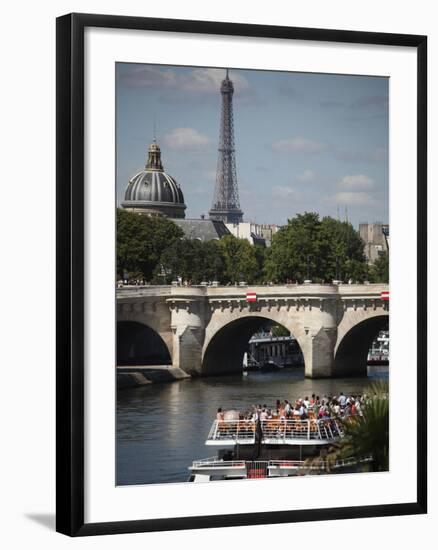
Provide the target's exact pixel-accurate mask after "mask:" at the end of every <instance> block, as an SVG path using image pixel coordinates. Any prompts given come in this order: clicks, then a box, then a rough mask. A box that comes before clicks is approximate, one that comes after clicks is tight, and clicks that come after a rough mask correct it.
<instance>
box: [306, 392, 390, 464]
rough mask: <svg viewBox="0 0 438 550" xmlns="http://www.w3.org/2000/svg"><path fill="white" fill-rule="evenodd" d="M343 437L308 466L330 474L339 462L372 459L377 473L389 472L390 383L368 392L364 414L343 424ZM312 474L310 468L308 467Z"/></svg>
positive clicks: (346, 420) (309, 462) (362, 412)
mask: <svg viewBox="0 0 438 550" xmlns="http://www.w3.org/2000/svg"><path fill="white" fill-rule="evenodd" d="M342 426H343V430H344V437H343V438H342V439H341V440H340V441H339V442H338V443H336V444H334V445H333V446H332V447H331V448H330V449H329V450H328V451H322V452H321V454H320V456H318V457H316V458H313V459H309V460H308V461H307V464H308V465H309V466H315V465H318V464H319V465H320V466H321V465H324V468H325V469H326V470H327V471H330V470H331V469H332V467H333V465H334V463H335V462H336V461H337V460H341V459H346V458H353V457H354V458H357V459H360V458H364V457H368V456H371V457H372V462H370V466H369V468H370V469H371V470H372V471H375V472H382V471H387V470H388V469H389V395H388V384H387V383H385V382H378V383H375V384H373V385H372V386H371V387H370V388H369V389H368V391H367V393H366V396H365V403H364V405H363V406H362V409H361V415H357V416H354V417H347V418H346V419H344V420H343V421H342ZM309 470H310V471H311V469H310V468H309Z"/></svg>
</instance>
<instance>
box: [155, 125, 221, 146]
mask: <svg viewBox="0 0 438 550" xmlns="http://www.w3.org/2000/svg"><path fill="white" fill-rule="evenodd" d="M164 142H165V143H166V145H167V146H168V147H170V148H171V149H180V150H190V149H191V150H193V149H204V148H206V147H208V146H209V145H210V138H209V137H208V136H206V135H204V134H202V133H201V132H199V131H198V130H196V129H195V128H175V129H174V130H172V131H171V132H169V133H168V134H166V135H165V136H164Z"/></svg>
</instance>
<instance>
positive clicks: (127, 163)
mask: <svg viewBox="0 0 438 550" xmlns="http://www.w3.org/2000/svg"><path fill="white" fill-rule="evenodd" d="M224 77H225V70H224V69H215V68H214V69H213V68H201V67H176V66H163V65H146V64H127V63H117V64H116V122H117V127H116V139H117V145H116V147H117V162H116V168H117V170H116V172H117V200H118V203H121V202H122V201H123V197H124V192H125V189H126V186H127V184H128V181H129V180H130V178H132V176H134V175H135V174H136V173H138V172H139V171H140V170H142V169H143V168H144V165H145V163H146V158H147V149H148V146H149V144H150V143H151V141H152V139H153V137H154V126H155V128H156V130H155V135H156V138H157V142H158V143H159V145H160V147H161V153H162V161H163V165H164V170H165V171H166V172H167V173H168V174H169V175H171V176H172V177H173V178H174V179H176V181H177V182H178V183H179V184H180V186H181V188H182V191H183V193H184V199H185V203H186V205H187V210H186V218H199V217H200V216H201V214H205V215H208V210H209V209H210V208H211V203H212V200H213V192H214V185H215V179H216V167H217V158H218V152H217V148H218V141H219V126H220V110H221V97H220V91H219V90H220V83H221V81H222V79H223V78H224ZM230 78H231V80H232V81H233V83H234V90H235V92H234V97H233V106H234V138H235V147H236V168H237V182H238V187H239V196H240V206H241V209H242V210H243V212H244V221H254V222H256V223H276V224H284V223H286V222H287V220H288V219H289V218H292V217H294V216H295V215H296V214H298V213H303V212H305V211H311V212H318V213H319V214H320V216H321V217H322V216H333V217H339V218H340V219H342V220H344V219H346V218H348V220H349V221H351V223H353V225H354V226H355V227H357V226H358V224H359V223H360V222H370V223H372V222H376V221H380V222H383V223H387V222H388V216H389V215H388V138H389V131H388V94H389V80H388V79H387V78H383V77H369V76H356V75H333V74H314V73H292V72H276V71H254V70H243V69H233V68H230Z"/></svg>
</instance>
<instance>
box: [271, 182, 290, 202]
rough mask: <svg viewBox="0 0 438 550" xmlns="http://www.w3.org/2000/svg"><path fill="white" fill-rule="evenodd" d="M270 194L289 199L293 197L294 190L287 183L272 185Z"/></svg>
mask: <svg viewBox="0 0 438 550" xmlns="http://www.w3.org/2000/svg"><path fill="white" fill-rule="evenodd" d="M272 196H273V197H275V198H277V199H290V198H293V197H295V190H294V189H292V187H289V186H287V185H274V186H273V187H272Z"/></svg>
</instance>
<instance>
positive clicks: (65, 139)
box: [56, 13, 427, 536]
mask: <svg viewBox="0 0 438 550" xmlns="http://www.w3.org/2000/svg"><path fill="white" fill-rule="evenodd" d="M56 24H57V45H56V56H57V66H56V69H57V81H56V84H57V102H56V115H57V128H56V129H57V150H56V164H57V172H56V177H57V228H56V230H57V312H56V314H57V333H56V343H57V381H56V392H57V397H56V402H57V406H56V413H57V422H56V435H57V444H56V461H57V473H56V484H57V497H56V529H57V531H59V532H60V533H64V534H66V535H69V536H85V535H99V534H116V533H134V532H146V531H162V530H178V529H200V528H208V527H226V526H241V525H259V524H266V523H272V524H274V523H285V522H300V521H322V520H330V519H347V518H364V517H374V516H392V515H407V514H424V513H426V511H427V454H426V448H427V447H426V437H427V432H426V426H427V424H426V421H427V418H426V404H427V399H426V390H427V373H426V365H427V351H426V350H427V347H426V345H427V341H426V339H427V336H426V333H427V326H426V323H427V318H426V308H427V294H426V293H427V275H426V274H427V271H426V267H427V258H426V238H427V234H426V232H427V229H426V227H427V208H426V198H427V191H426V176H427V172H426V166H427V37H426V36H417V35H402V34H389V33H371V32H357V31H342V30H327V29H313V28H297V27H279V26H266V25H252V24H235V23H225V22H209V21H189V20H173V19H155V18H143V17H124V16H112V15H94V14H76V13H73V14H69V15H65V16H62V17H59V18H58V19H57V23H56ZM86 27H106V28H114V29H137V30H158V31H168V32H178V33H198V34H216V35H232V36H245V37H260V38H266V37H269V38H281V39H288V40H306V41H323V42H342V43H351V44H374V45H382V46H405V47H410V48H415V49H416V52H417V67H418V69H417V90H418V99H417V102H418V103H417V197H418V200H417V220H418V221H417V224H418V225H417V231H418V233H417V235H418V242H417V280H418V288H417V298H418V310H417V342H418V348H417V415H418V434H417V441H416V445H417V464H418V469H417V498H416V501H415V502H410V503H403V504H388V505H372V506H354V507H348V508H327V509H312V510H298V511H297V510H295V511H278V512H261V513H242V514H232V515H219V516H198V517H183V518H164V519H145V520H138V521H137V520H136V521H121V522H106V523H84V494H85V491H84V422H85V420H86V419H85V418H84V30H85V28H86Z"/></svg>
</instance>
